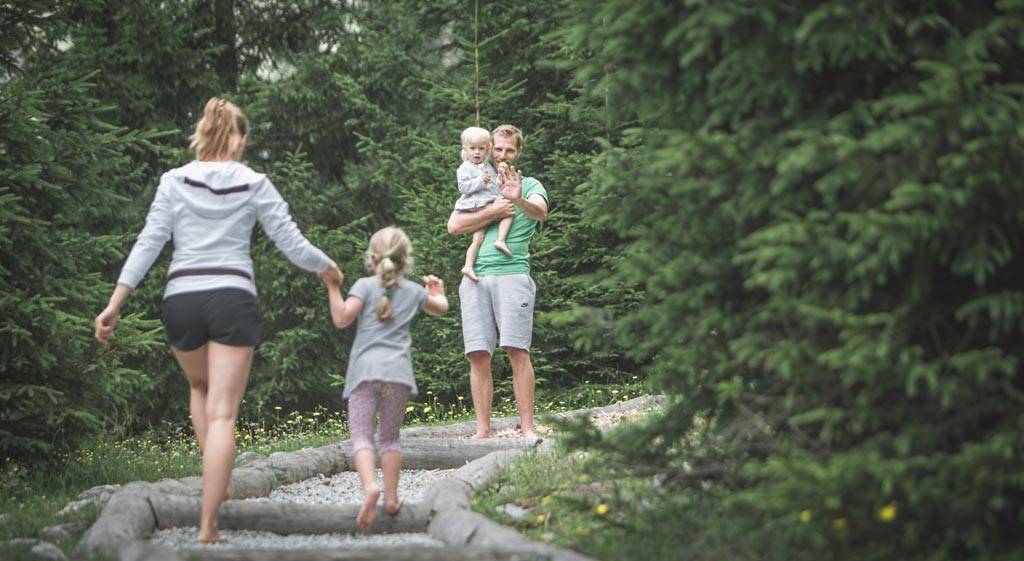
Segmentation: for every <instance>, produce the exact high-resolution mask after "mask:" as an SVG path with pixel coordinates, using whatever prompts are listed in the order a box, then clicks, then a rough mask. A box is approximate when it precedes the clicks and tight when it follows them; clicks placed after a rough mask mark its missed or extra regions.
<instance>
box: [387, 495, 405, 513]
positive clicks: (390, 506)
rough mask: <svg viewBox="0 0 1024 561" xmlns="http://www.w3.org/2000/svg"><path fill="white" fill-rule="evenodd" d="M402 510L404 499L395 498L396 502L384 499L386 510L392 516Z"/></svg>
mask: <svg viewBox="0 0 1024 561" xmlns="http://www.w3.org/2000/svg"><path fill="white" fill-rule="evenodd" d="M400 510H402V499H395V500H394V502H392V501H389V500H387V499H386V498H385V499H384V512H386V513H388V514H389V515H391V516H395V515H396V514H398V511H400Z"/></svg>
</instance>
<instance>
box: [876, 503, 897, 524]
mask: <svg viewBox="0 0 1024 561" xmlns="http://www.w3.org/2000/svg"><path fill="white" fill-rule="evenodd" d="M878 518H879V520H881V521H882V522H892V521H893V520H894V519H895V518H896V505H895V504H893V503H889V504H887V505H885V506H883V507H882V508H880V509H879V510H878Z"/></svg>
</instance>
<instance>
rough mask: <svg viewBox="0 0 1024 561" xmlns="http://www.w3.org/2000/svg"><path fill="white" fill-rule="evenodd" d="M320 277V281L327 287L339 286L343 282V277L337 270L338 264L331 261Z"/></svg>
mask: <svg viewBox="0 0 1024 561" xmlns="http://www.w3.org/2000/svg"><path fill="white" fill-rule="evenodd" d="M317 274H318V275H320V279H321V280H323V281H324V284H326V285H327V286H341V283H342V282H344V280H345V275H343V274H342V273H341V269H339V268H338V264H337V263H335V262H334V260H333V259H331V264H330V266H329V267H327V270H326V271H324V272H322V273H317Z"/></svg>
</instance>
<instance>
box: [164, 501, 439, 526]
mask: <svg viewBox="0 0 1024 561" xmlns="http://www.w3.org/2000/svg"><path fill="white" fill-rule="evenodd" d="M149 505H150V506H151V508H152V512H153V514H154V515H155V517H156V524H155V525H156V527H157V528H160V529H164V528H176V527H183V526H196V525H198V523H199V506H200V502H199V498H198V497H182V496H175V495H152V496H151V497H149ZM359 506H360V505H358V504H339V505H333V504H330V505H304V504H297V503H285V502H273V501H239V500H228V501H225V502H224V504H223V506H221V508H220V517H219V520H220V522H219V525H220V527H221V528H223V529H225V530H254V531H260V532H273V533H275V534H282V535H288V534H331V533H341V534H346V533H357V532H362V530H360V529H359V527H358V526H356V514H358V512H359ZM428 514H429V513H428V510H427V506H426V505H425V504H419V503H407V504H405V505H403V506H402V510H401V511H399V512H398V514H397V515H395V516H391V515H389V514H386V513H385V512H384V508H383V507H382V506H378V507H377V521H376V522H375V523H374V525H373V528H371V530H370V532H369V533H373V534H394V533H401V532H418V533H422V532H425V531H426V529H427V518H428Z"/></svg>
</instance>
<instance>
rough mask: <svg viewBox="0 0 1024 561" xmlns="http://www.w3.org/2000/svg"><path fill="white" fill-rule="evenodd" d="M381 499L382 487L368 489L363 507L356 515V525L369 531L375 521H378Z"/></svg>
mask: <svg viewBox="0 0 1024 561" xmlns="http://www.w3.org/2000/svg"><path fill="white" fill-rule="evenodd" d="M379 499H380V487H377V486H376V485H374V486H373V487H370V488H368V489H366V496H365V497H364V498H363V506H362V508H360V509H359V514H357V515H356V525H357V526H359V527H360V528H362V529H363V530H369V529H370V527H371V526H373V521H374V520H376V519H377V501H378V500H379Z"/></svg>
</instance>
